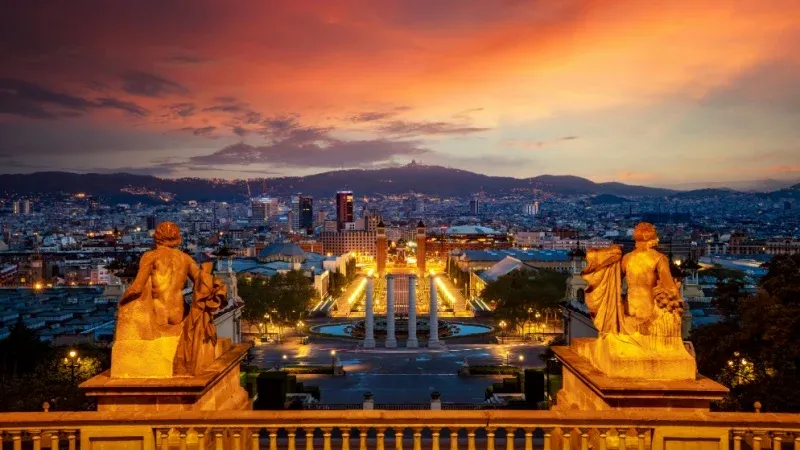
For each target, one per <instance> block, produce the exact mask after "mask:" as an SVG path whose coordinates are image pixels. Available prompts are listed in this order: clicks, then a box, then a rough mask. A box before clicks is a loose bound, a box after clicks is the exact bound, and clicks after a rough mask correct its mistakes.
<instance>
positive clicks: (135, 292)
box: [119, 252, 155, 305]
mask: <svg viewBox="0 0 800 450" xmlns="http://www.w3.org/2000/svg"><path fill="white" fill-rule="evenodd" d="M154 262H155V260H154V259H153V255H152V253H150V252H145V254H144V255H142V259H140V260H139V272H137V273H136V279H134V280H133V283H131V284H130V286H128V288H127V289H125V293H124V294H123V295H122V298H120V299H119V304H120V305H124V304H125V303H128V302H130V301H133V300H136V299H137V298H139V296H141V295H142V291H143V290H144V285H145V283H147V282H148V280H149V279H150V274H151V273H152V271H153V263H154Z"/></svg>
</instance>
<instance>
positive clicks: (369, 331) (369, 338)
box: [364, 275, 375, 348]
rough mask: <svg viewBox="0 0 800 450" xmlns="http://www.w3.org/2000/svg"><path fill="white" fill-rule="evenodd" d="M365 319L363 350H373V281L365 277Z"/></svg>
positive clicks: (370, 277) (369, 277)
mask: <svg viewBox="0 0 800 450" xmlns="http://www.w3.org/2000/svg"><path fill="white" fill-rule="evenodd" d="M365 313H366V319H365V320H364V330H365V335H364V348H375V279H374V278H372V275H370V276H368V277H367V301H366V311H365Z"/></svg>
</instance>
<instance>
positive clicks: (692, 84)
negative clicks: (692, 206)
mask: <svg viewBox="0 0 800 450" xmlns="http://www.w3.org/2000/svg"><path fill="white" fill-rule="evenodd" d="M0 4H2V6H0V11H2V12H1V13H0V61H2V64H0V163H1V164H0V171H2V172H3V173H28V172H36V171H42V170H69V171H81V172H89V171H92V172H109V171H126V172H131V173H146V174H153V175H157V176H163V177H182V176H198V177H222V178H249V177H260V176H280V175H303V174H309V173H316V172H322V171H327V170H332V169H337V168H342V167H346V168H352V167H363V168H370V167H385V166H391V165H397V164H405V163H407V162H409V161H411V160H412V159H416V160H417V161H418V162H422V163H425V164H437V165H443V166H449V167H456V168H460V169H466V170H471V171H476V172H481V173H486V174H491V175H508V176H514V177H530V176H536V175H540V174H571V175H578V176H583V177H586V178H589V179H591V180H594V181H611V180H615V181H622V182H628V183H634V184H643V185H652V186H670V187H674V186H690V185H691V186H695V185H698V184H702V183H705V182H729V181H733V180H759V179H767V178H773V179H791V180H797V179H800V50H798V44H797V43H798V42H800V2H798V0H770V1H763V0H670V1H660V0H627V1H622V0H620V1H617V0H343V1H338V0H313V1H312V0H291V1H271V0H253V1H249V0H228V1H223V0H181V1H178V0H175V1H173V0H135V1H134V0H130V1H128V0H125V1H123V0H97V1H89V0H70V1H64V0H57V1H56V0H31V1H10V0H9V1H6V0H0Z"/></svg>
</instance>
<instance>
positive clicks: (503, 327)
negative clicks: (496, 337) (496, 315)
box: [498, 320, 506, 344]
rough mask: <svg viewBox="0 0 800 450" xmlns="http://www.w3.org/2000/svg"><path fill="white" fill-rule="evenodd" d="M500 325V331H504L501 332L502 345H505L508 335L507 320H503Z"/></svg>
mask: <svg viewBox="0 0 800 450" xmlns="http://www.w3.org/2000/svg"><path fill="white" fill-rule="evenodd" d="M498 325H500V330H502V331H500V343H501V344H503V343H505V339H504V338H505V334H506V321H505V320H501V321H500V323H499V324H498Z"/></svg>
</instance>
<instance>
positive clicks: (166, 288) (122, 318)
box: [111, 222, 226, 378]
mask: <svg viewBox="0 0 800 450" xmlns="http://www.w3.org/2000/svg"><path fill="white" fill-rule="evenodd" d="M153 238H154V240H155V244H156V248H155V249H154V250H150V251H148V252H145V253H144V254H143V255H142V258H141V260H140V261H139V272H138V273H137V274H136V279H135V280H134V281H133V283H131V285H130V286H128V288H127V289H126V290H125V293H124V294H123V296H122V298H121V299H120V301H119V310H118V312H117V323H116V330H115V336H114V345H113V347H112V351H111V376H112V377H114V378H169V377H172V376H176V375H196V374H197V373H199V372H200V371H201V370H202V369H203V367H205V366H206V365H208V364H209V363H210V362H211V361H213V360H214V355H215V351H214V347H215V345H216V341H217V332H216V326H215V325H214V317H213V313H214V312H215V311H217V310H219V309H220V308H221V307H223V306H224V305H225V304H226V290H225V285H224V284H223V283H222V282H221V281H219V280H218V279H217V278H215V277H214V276H213V275H212V274H211V269H212V263H210V262H207V263H204V264H203V267H202V268H201V267H198V265H197V263H196V262H195V261H194V260H193V259H192V258H191V257H190V256H189V255H187V254H185V253H184V252H182V251H181V250H179V249H178V248H177V247H178V246H179V245H180V244H181V233H180V229H179V228H178V225H176V224H175V223H173V222H163V223H161V224H159V226H158V227H157V228H156V232H155V235H154V236H153ZM187 278H188V279H189V280H191V281H192V282H193V284H194V288H193V296H192V305H191V306H188V305H187V304H186V302H185V301H184V296H183V290H184V286H185V285H186V280H187Z"/></svg>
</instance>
